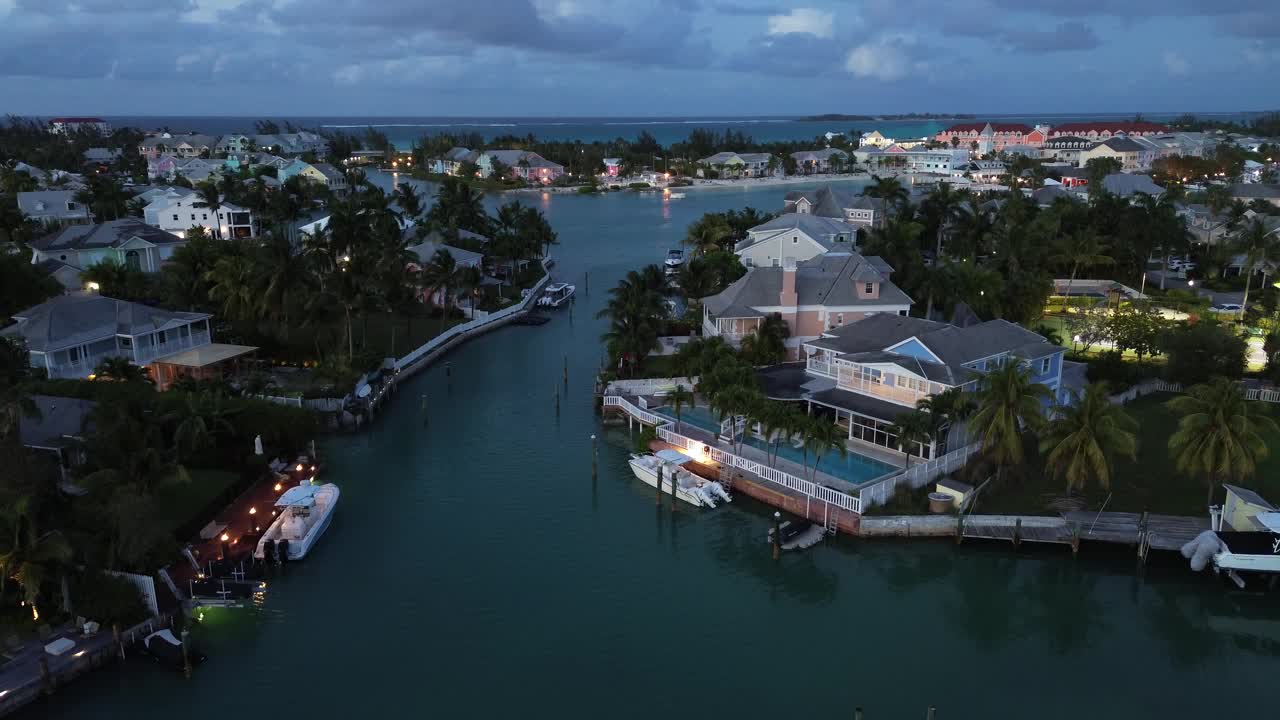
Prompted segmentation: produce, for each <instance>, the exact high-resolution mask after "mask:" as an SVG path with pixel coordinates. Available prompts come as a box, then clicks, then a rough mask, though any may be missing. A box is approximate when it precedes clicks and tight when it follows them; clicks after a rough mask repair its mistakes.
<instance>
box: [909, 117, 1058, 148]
mask: <svg viewBox="0 0 1280 720" xmlns="http://www.w3.org/2000/svg"><path fill="white" fill-rule="evenodd" d="M933 139H934V140H935V141H937V142H940V143H942V144H943V145H946V146H949V147H955V148H964V149H965V150H976V151H977V152H979V153H982V154H984V155H985V154H987V153H992V152H1000V151H1001V150H1004V149H1005V147H1006V146H1008V145H1032V146H1038V145H1041V144H1043V143H1044V140H1045V137H1044V132H1043V131H1041V130H1038V129H1036V128H1033V127H1031V126H1030V125H1023V124H1022V123H989V122H968V123H959V124H956V125H952V126H951V127H949V128H947V129H945V130H943V131H942V132H939V133H938V134H937V135H935V136H934V137H933Z"/></svg>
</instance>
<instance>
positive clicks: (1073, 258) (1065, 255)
mask: <svg viewBox="0 0 1280 720" xmlns="http://www.w3.org/2000/svg"><path fill="white" fill-rule="evenodd" d="M1106 252H1107V246H1106V244H1105V243H1103V242H1102V240H1101V238H1099V237H1098V236H1097V235H1096V234H1094V232H1093V229H1092V228H1089V227H1087V226H1086V227H1082V228H1079V229H1078V230H1076V231H1075V232H1073V233H1071V234H1070V235H1064V236H1062V238H1061V239H1060V240H1059V242H1058V247H1057V251H1056V252H1055V253H1054V254H1052V255H1050V256H1049V260H1050V261H1051V262H1055V263H1061V264H1067V263H1070V265H1071V277H1069V278H1068V279H1067V293H1066V296H1067V306H1068V307H1070V304H1071V286H1072V285H1074V284H1075V282H1076V273H1077V272H1078V271H1079V270H1080V268H1082V267H1085V268H1089V267H1093V266H1095V265H1110V264H1112V263H1114V262H1115V260H1113V259H1112V258H1111V256H1110V255H1107V254H1106Z"/></svg>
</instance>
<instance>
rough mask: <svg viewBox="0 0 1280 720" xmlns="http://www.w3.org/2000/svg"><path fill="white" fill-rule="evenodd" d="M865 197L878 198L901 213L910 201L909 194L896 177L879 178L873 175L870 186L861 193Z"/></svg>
mask: <svg viewBox="0 0 1280 720" xmlns="http://www.w3.org/2000/svg"><path fill="white" fill-rule="evenodd" d="M862 194H863V195H866V196H867V197H873V198H880V199H881V200H884V202H885V204H886V205H888V206H889V207H891V208H894V209H895V210H896V211H898V212H901V211H902V209H903V208H905V207H907V206H908V203H909V201H910V199H911V193H910V192H909V191H908V190H907V188H905V187H904V186H903V185H902V183H901V182H899V181H898V178H896V177H883V178H882V177H880V176H878V175H873V176H872V177H871V185H869V186H867V187H866V189H864V190H863V191H862Z"/></svg>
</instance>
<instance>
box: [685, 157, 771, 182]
mask: <svg viewBox="0 0 1280 720" xmlns="http://www.w3.org/2000/svg"><path fill="white" fill-rule="evenodd" d="M773 159H774V157H773V155H770V154H769V153H736V152H718V153H716V154H715V155H712V156H710V157H704V158H702V159H701V160H699V161H698V164H699V165H703V166H705V167H709V168H712V169H714V170H716V172H719V173H720V174H721V175H724V176H727V177H764V176H765V175H769V174H770V170H769V163H770V162H771V161H773Z"/></svg>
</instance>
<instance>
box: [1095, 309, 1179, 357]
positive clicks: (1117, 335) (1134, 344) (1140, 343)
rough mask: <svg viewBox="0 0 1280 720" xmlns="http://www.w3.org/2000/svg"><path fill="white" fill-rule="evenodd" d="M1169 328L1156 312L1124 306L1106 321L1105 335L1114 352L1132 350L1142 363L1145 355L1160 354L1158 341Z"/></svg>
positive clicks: (1167, 323)
mask: <svg viewBox="0 0 1280 720" xmlns="http://www.w3.org/2000/svg"><path fill="white" fill-rule="evenodd" d="M1168 328H1169V322H1168V321H1166V320H1165V319H1164V316H1163V315H1161V314H1160V312H1159V311H1158V310H1155V309H1153V308H1150V307H1139V306H1137V305H1133V304H1130V305H1126V306H1124V307H1122V308H1120V309H1118V310H1116V311H1115V312H1114V313H1112V315H1111V317H1110V318H1108V319H1107V335H1108V336H1109V337H1110V338H1111V342H1112V343H1114V344H1115V347H1116V350H1119V351H1120V352H1124V351H1125V350H1132V351H1134V352H1135V353H1136V354H1137V355H1138V362H1142V359H1143V357H1145V356H1147V355H1159V354H1160V347H1161V346H1160V339H1161V338H1162V337H1163V336H1164V333H1165V331H1166V330H1167V329H1168Z"/></svg>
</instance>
